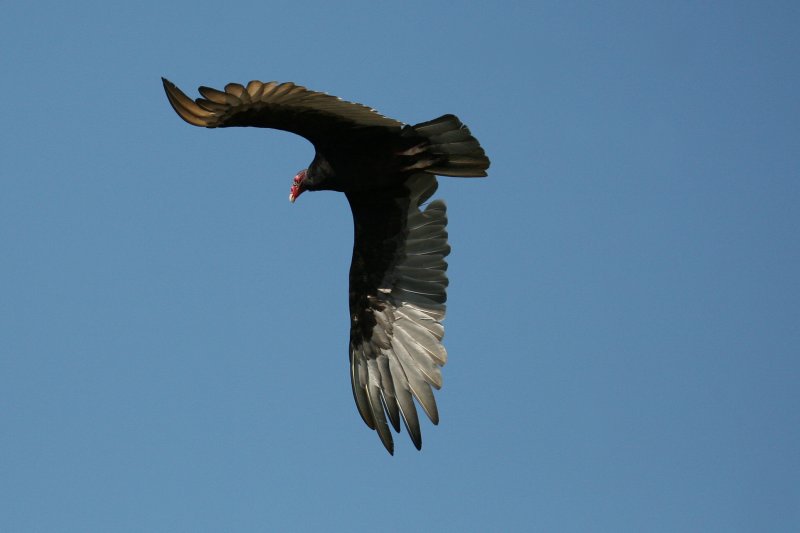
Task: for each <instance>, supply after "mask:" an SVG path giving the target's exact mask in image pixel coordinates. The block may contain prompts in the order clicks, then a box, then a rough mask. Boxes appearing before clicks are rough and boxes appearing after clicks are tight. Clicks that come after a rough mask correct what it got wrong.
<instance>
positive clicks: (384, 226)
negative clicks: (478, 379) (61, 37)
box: [162, 78, 489, 454]
mask: <svg viewBox="0 0 800 533" xmlns="http://www.w3.org/2000/svg"><path fill="white" fill-rule="evenodd" d="M162 81H163V83H164V90H165V91H166V93H167V98H169V102H170V104H172V107H173V109H174V110H175V112H176V113H178V115H179V116H180V117H181V118H182V119H183V120H185V121H186V122H188V123H189V124H192V125H194V126H203V127H206V128H227V127H231V126H252V127H257V128H274V129H279V130H284V131H289V132H292V133H295V134H297V135H301V136H303V137H305V138H306V139H307V140H308V141H309V142H311V144H313V145H314V149H315V151H316V153H315V155H314V159H313V160H312V161H311V164H310V165H309V167H308V168H307V169H305V170H301V171H300V172H298V173H297V175H296V176H295V177H294V180H293V181H292V185H291V189H290V193H289V200H290V201H292V202H294V201H295V200H296V199H297V198H298V197H299V196H300V195H301V194H303V192H305V191H319V190H334V191H340V192H343V193H344V194H345V196H346V197H347V201H348V202H349V204H350V208H351V210H352V213H353V225H354V228H355V238H354V243H353V258H352V263H351V265H350V381H351V384H352V388H353V397H354V399H355V402H356V406H357V407H358V412H359V413H360V414H361V418H363V419H364V422H365V423H366V424H367V426H369V427H370V429H373V430H375V431H377V433H378V436H379V437H380V439H381V442H382V443H383V445H384V446H385V447H386V449H387V450H388V451H389V453H390V454H394V442H393V440H392V432H391V431H390V430H389V424H391V425H392V427H393V428H394V430H395V431H396V432H398V433H399V432H400V421H401V420H402V421H403V424H404V425H405V427H406V431H407V432H408V434H409V436H410V437H411V440H412V441H413V443H414V446H416V448H417V449H418V450H419V449H421V447H422V436H421V433H420V424H419V418H418V415H417V408H416V406H415V404H414V399H416V401H417V402H418V403H419V405H420V406H421V407H422V410H423V411H424V412H425V414H426V415H427V416H428V418H429V419H430V420H431V422H433V424H438V423H439V412H438V409H437V407H436V401H435V399H434V396H433V391H432V390H431V387H434V388H436V389H439V388H441V386H442V374H441V367H442V366H444V364H445V362H446V361H447V352H446V351H445V349H444V346H442V337H443V336H444V328H443V327H442V321H443V320H444V316H445V301H446V299H447V294H446V288H447V284H448V281H447V273H446V270H447V263H446V262H445V257H446V256H447V255H448V254H449V253H450V246H449V245H448V243H447V229H446V226H447V214H446V207H445V203H444V202H443V201H442V200H434V201H432V202H429V203H427V204H426V202H427V201H428V200H429V199H430V197H431V195H432V194H433V193H434V192H435V191H436V188H437V186H438V185H437V182H436V176H437V175H440V176H455V177H483V176H486V170H487V169H488V168H489V159H488V158H487V157H486V154H485V153H484V151H483V148H481V146H480V144H479V143H478V141H477V139H475V137H473V136H472V135H471V133H470V131H469V129H467V127H466V126H465V125H464V124H462V123H461V121H460V120H459V119H458V118H457V117H455V116H454V115H443V116H441V117H439V118H436V119H433V120H430V121H428V122H422V123H420V124H416V125H414V126H411V125H408V124H404V123H402V122H399V121H397V120H394V119H391V118H388V117H385V116H383V115H381V114H379V113H378V112H377V111H375V110H374V109H371V108H369V107H367V106H364V105H361V104H356V103H352V102H347V101H344V100H342V99H340V98H337V97H335V96H331V95H328V94H325V93H320V92H316V91H311V90H308V89H306V88H305V87H302V86H300V85H295V84H294V83H290V82H289V83H278V82H268V83H263V82H260V81H251V82H250V83H248V84H247V86H243V85H241V84H238V83H229V84H228V85H226V86H225V89H224V91H219V90H216V89H211V88H209V87H200V88H199V92H200V94H201V95H202V98H197V99H195V100H192V99H191V98H189V97H188V96H186V94H184V93H183V92H182V91H181V90H180V89H178V87H176V86H175V85H174V84H173V83H171V82H170V81H168V80H166V79H164V78H162ZM387 418H388V420H387Z"/></svg>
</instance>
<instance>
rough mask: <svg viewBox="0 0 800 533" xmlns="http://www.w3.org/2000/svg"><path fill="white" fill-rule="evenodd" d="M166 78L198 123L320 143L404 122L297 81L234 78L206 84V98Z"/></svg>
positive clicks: (173, 96) (176, 102)
mask: <svg viewBox="0 0 800 533" xmlns="http://www.w3.org/2000/svg"><path fill="white" fill-rule="evenodd" d="M161 79H162V81H163V82H164V90H165V91H166V93H167V98H169V102H170V104H172V108H173V109H175V112H176V113H178V115H180V117H181V118H182V119H183V120H185V121H186V122H188V123H189V124H192V125H194V126H205V127H207V128H224V127H228V126H255V127H259V128H274V129H279V130H284V131H290V132H292V133H296V134H298V135H302V136H303V137H305V138H306V139H308V140H310V141H311V142H312V143H314V144H315V145H316V144H319V143H320V142H323V141H324V140H325V138H329V137H331V136H334V135H343V134H346V132H347V130H348V129H353V130H355V129H359V128H364V127H384V128H385V127H389V128H401V127H402V126H403V123H402V122H398V121H397V120H394V119H391V118H387V117H384V116H383V115H381V114H379V113H378V112H377V111H375V110H374V109H371V108H369V107H367V106H364V105H361V104H355V103H352V102H347V101H345V100H342V99H340V98H337V97H335V96H331V95H329V94H325V93H319V92H315V91H309V90H308V89H306V88H305V87H302V86H300V85H295V84H294V83H291V82H287V83H278V82H274V81H271V82H269V83H262V82H260V81H255V80H253V81H251V82H250V83H248V84H247V87H245V86H243V85H240V84H238V83H229V84H228V85H226V86H225V91H224V92H223V91H218V90H216V89H211V88H209V87H200V89H199V91H200V94H202V95H203V96H204V98H198V99H196V100H192V99H191V98H189V97H188V96H186V95H185V94H184V93H183V91H181V90H180V89H178V87H176V86H175V85H174V84H173V83H172V82H170V81H169V80H166V79H164V78H161Z"/></svg>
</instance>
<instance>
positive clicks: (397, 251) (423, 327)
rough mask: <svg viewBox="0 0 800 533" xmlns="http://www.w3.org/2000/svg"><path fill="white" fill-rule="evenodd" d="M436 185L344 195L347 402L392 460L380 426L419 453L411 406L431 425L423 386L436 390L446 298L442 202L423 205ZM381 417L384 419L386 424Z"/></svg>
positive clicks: (443, 356)
mask: <svg viewBox="0 0 800 533" xmlns="http://www.w3.org/2000/svg"><path fill="white" fill-rule="evenodd" d="M436 186H437V184H436V178H435V177H433V176H431V175H429V174H415V175H413V176H411V177H410V178H409V179H408V180H407V181H406V183H405V184H404V185H403V186H401V187H398V188H397V189H395V190H387V191H384V192H383V194H381V195H376V194H375V193H372V194H370V195H369V196H365V197H358V196H356V195H353V194H348V200H349V201H350V206H351V208H352V211H353V221H354V225H355V242H354V245H353V262H352V264H351V266H350V320H351V322H350V365H351V382H352V386H353V396H354V398H355V401H356V405H357V406H358V410H359V413H361V417H362V418H363V419H364V422H365V423H366V424H367V425H368V426H369V427H370V428H372V429H375V430H376V431H377V432H378V435H379V436H380V439H381V441H382V442H383V445H384V446H385V447H386V449H387V450H389V452H390V453H393V450H394V443H393V440H392V434H391V431H390V430H389V426H388V424H389V423H391V425H392V426H393V427H394V429H395V431H398V432H399V431H400V420H401V419H402V420H403V422H404V424H405V426H406V429H407V430H408V433H409V435H410V437H411V440H412V441H413V442H414V445H415V446H416V447H417V449H419V448H421V446H422V436H421V432H420V425H419V418H418V416H417V410H416V407H415V405H414V400H415V399H416V401H417V402H418V403H419V405H420V406H421V407H422V409H423V410H424V411H425V414H427V415H428V417H429V418H430V420H431V421H432V422H433V423H434V424H437V423H438V422H439V413H438V410H437V407H436V401H435V399H434V397H433V392H432V390H431V387H434V388H436V389H438V388H440V387H441V386H442V376H441V372H440V367H441V366H443V365H444V364H445V362H446V360H447V353H446V351H445V349H444V347H443V346H442V344H441V340H442V337H443V335H444V329H443V327H442V325H441V322H442V320H443V319H444V315H445V305H444V304H445V300H446V299H447V295H446V292H445V291H446V287H447V275H446V270H447V263H446V262H445V260H444V258H445V257H446V256H447V254H448V253H449V252H450V248H449V246H448V244H447V230H446V225H447V216H446V208H445V205H444V202H442V201H441V200H436V201H434V202H431V203H430V204H429V205H428V206H427V207H426V208H425V209H424V210H422V209H421V204H422V203H424V202H425V201H426V200H427V199H428V198H429V197H430V196H431V194H433V192H434V191H435V190H436ZM387 417H388V420H387Z"/></svg>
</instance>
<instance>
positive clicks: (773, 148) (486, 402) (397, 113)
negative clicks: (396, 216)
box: [0, 0, 800, 532]
mask: <svg viewBox="0 0 800 533" xmlns="http://www.w3.org/2000/svg"><path fill="white" fill-rule="evenodd" d="M798 27H800V8H798V4H797V3H796V2H605V3H588V2H547V3H538V2H529V3H524V2H507V3H503V2H493V3H488V2H486V3H477V2H475V3H462V4H458V3H452V2H448V3H445V2H394V3H388V2H387V3H375V2H351V3H347V5H346V6H343V5H336V4H335V3H332V2H310V3H305V4H301V3H298V2H268V1H258V2H249V1H241V2H235V3H230V4H225V3H222V2H216V3H206V2H175V3H163V2H148V1H142V2H105V1H104V2H80V3H77V4H73V3H70V2H58V3H56V2H19V1H17V2H10V1H8V0H6V1H3V2H2V17H0V66H1V67H2V68H0V79H2V82H3V83H2V87H3V89H2V99H3V105H2V106H0V121H1V124H2V127H1V128H0V530H2V531H4V532H28V531H58V532H72V531H75V532H79V531H80V532H94V531H100V532H110V531H113V532H116V531H120V532H128V531H130V532H142V531H147V532H184V531H185V532H206V531H208V532H219V531H326V530H327V531H335V530H341V531H426V530H427V531H545V532H550V531H558V532H587V531H613V532H623V531H631V532H641V531H652V532H660V531H663V532H676V531H681V532H683V531H697V532H713V531H720V532H739V531H742V532H749V531H754V532H755V531H759V532H760V531H774V532H780V531H786V532H789V531H799V530H800V392H798V390H799V387H800V357H798V356H799V355H800V350H799V349H798V346H800V306H799V304H798V301H800V282H798V273H800V240H799V239H798V228H800V214H799V213H800V209H799V208H800V179H799V178H800V99H799V98H798V95H800V33H799V32H798V31H797V30H798ZM160 76H165V77H167V78H169V79H170V80H172V81H174V82H175V83H176V84H178V86H180V87H181V88H183V89H184V90H185V91H186V92H187V93H189V94H191V95H193V96H194V95H196V87H197V86H198V85H210V86H212V87H222V86H224V85H225V84H226V83H228V82H231V81H236V82H241V83H246V82H247V81H249V80H251V79H260V80H264V81H268V80H279V81H295V82H297V83H299V84H302V85H305V86H307V87H309V88H312V89H315V90H321V91H325V92H329V93H331V94H335V95H337V96H341V97H343V98H345V99H347V100H352V101H357V102H362V103H365V104H368V105H370V106H372V107H375V108H377V109H378V110H379V111H381V112H382V113H384V114H386V115H389V116H392V117H395V118H397V119H399V120H402V121H404V122H408V123H416V122H421V121H425V120H429V119H431V118H434V117H436V116H439V115H441V114H444V113H455V114H457V115H458V116H459V117H460V118H461V119H462V120H463V121H464V122H465V123H466V124H468V125H469V127H470V128H471V130H472V132H473V133H474V134H475V135H476V137H477V138H478V139H479V140H480V141H481V144H482V145H483V147H484V148H485V150H486V152H487V154H488V155H489V157H490V158H491V160H492V166H491V169H490V176H489V178H488V179H485V180H467V179H454V178H450V179H448V178H443V179H441V180H440V183H441V186H440V189H439V193H438V196H439V197H443V198H445V199H446V200H447V201H448V206H449V214H450V224H449V231H450V242H451V245H452V246H453V252H452V254H451V255H450V258H449V260H450V269H449V275H450V280H451V283H450V290H449V301H448V316H447V320H446V323H445V324H446V328H447V335H446V337H445V341H446V346H447V348H448V351H449V353H450V359H449V362H448V364H447V366H446V367H445V369H444V383H445V384H444V388H443V389H442V390H441V391H440V392H439V393H438V394H437V401H438V404H439V408H440V412H441V419H442V420H441V424H440V425H439V426H438V427H433V426H432V425H431V424H430V423H427V424H425V425H424V426H423V441H424V444H423V449H422V452H417V451H416V450H415V449H414V448H413V445H412V444H411V442H410V440H409V439H408V437H407V435H405V434H404V433H403V434H401V435H399V436H397V438H396V454H395V456H394V457H390V456H389V455H388V454H387V453H386V452H385V450H384V449H383V447H382V446H381V444H380V441H379V440H378V437H377V435H376V434H375V433H374V432H372V431H370V430H369V429H368V428H367V427H366V426H365V425H364V424H363V422H362V421H361V419H360V417H359V415H358V413H357V411H356V408H355V405H354V403H353V398H352V394H351V390H350V383H349V374H348V372H349V368H348V355H347V342H348V339H347V336H348V327H349V325H348V316H347V271H348V268H349V260H350V254H351V246H352V223H351V217H350V213H349V209H348V207H347V203H346V200H345V198H344V197H343V196H342V195H339V194H335V193H316V194H307V195H303V197H302V198H301V199H300V201H298V202H297V204H295V205H290V204H289V202H288V201H287V195H288V191H289V186H290V181H291V178H292V176H294V174H295V173H296V171H297V170H299V169H301V168H305V167H306V166H307V165H308V163H309V162H310V161H311V158H312V157H313V150H312V148H311V145H310V144H308V143H307V142H306V141H305V140H303V139H302V138H300V137H295V136H293V135H291V134H287V133H283V132H277V131H269V130H255V129H225V130H206V129H202V128H194V127H190V126H189V125H187V124H185V123H184V122H183V121H181V120H180V119H179V118H178V117H177V116H176V115H175V113H174V112H173V111H172V109H171V108H170V106H169V104H168V102H167V99H166V97H165V95H164V93H163V89H162V87H161V81H160Z"/></svg>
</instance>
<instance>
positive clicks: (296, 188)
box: [289, 169, 308, 203]
mask: <svg viewBox="0 0 800 533" xmlns="http://www.w3.org/2000/svg"><path fill="white" fill-rule="evenodd" d="M307 176H308V169H305V170H301V171H300V172H298V173H297V175H296V176H295V177H294V180H293V181H292V188H291V189H289V201H290V202H292V203H294V201H295V200H297V197H298V196H300V195H301V194H303V191H305V190H306V183H305V181H306V177H307Z"/></svg>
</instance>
